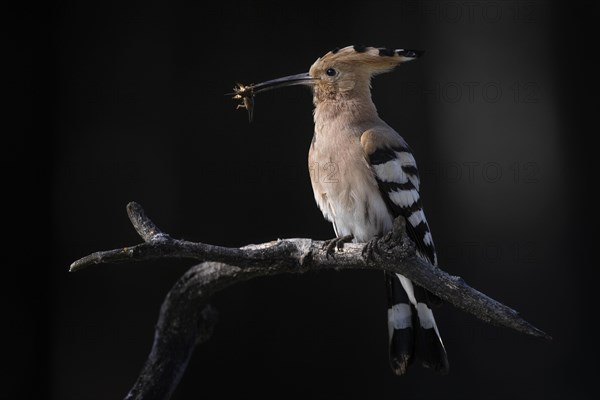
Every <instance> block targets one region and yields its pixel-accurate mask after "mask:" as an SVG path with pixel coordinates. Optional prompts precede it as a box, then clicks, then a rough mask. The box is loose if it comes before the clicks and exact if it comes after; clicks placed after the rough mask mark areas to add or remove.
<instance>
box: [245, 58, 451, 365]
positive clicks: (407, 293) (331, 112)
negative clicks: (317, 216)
mask: <svg viewBox="0 0 600 400" xmlns="http://www.w3.org/2000/svg"><path fill="white" fill-rule="evenodd" d="M421 54H422V52H420V51H416V50H405V49H395V50H394V49H387V48H375V47H364V46H348V47H345V48H342V49H334V50H332V51H330V52H328V53H327V54H325V55H324V56H323V57H321V58H319V59H317V61H315V63H314V64H313V65H312V66H311V67H310V70H309V72H308V73H304V74H299V75H293V76H288V77H284V78H279V79H274V80H271V81H267V82H263V83H260V84H257V85H251V86H242V85H239V87H238V88H236V93H235V94H236V96H234V98H237V99H242V100H244V104H245V107H246V108H248V111H249V112H250V114H249V115H251V111H252V110H251V105H252V104H253V103H251V102H250V101H248V99H252V98H253V96H254V95H255V94H257V93H259V92H262V91H265V90H270V89H274V88H277V87H282V86H291V85H308V86H311V87H312V90H313V102H314V106H315V109H314V123H315V130H314V136H313V139H312V143H311V144H310V150H309V153H308V163H309V168H310V169H311V171H313V172H314V171H315V170H317V171H318V169H319V168H326V169H327V172H328V173H327V174H319V173H311V183H312V188H313V191H314V196H315V200H316V202H317V205H318V206H319V208H320V209H321V211H322V213H323V215H324V217H325V218H326V219H327V220H328V221H330V222H331V223H332V224H333V229H334V231H335V234H336V236H337V237H338V238H340V239H339V240H343V238H346V237H351V238H352V239H353V240H354V241H355V242H368V241H370V240H372V239H373V238H376V237H378V236H381V235H384V234H385V233H386V232H388V231H389V230H391V229H392V224H393V220H394V218H395V217H397V216H400V215H401V216H403V217H404V218H405V219H406V221H407V223H406V227H407V233H408V236H409V237H410V238H411V239H412V240H413V241H414V242H415V244H416V249H417V254H418V256H419V257H422V258H423V259H425V260H427V261H428V262H430V263H431V264H433V265H436V264H437V257H436V252H435V247H434V244H433V240H432V237H431V232H430V230H429V225H428V224H427V220H426V219H425V214H424V212H423V206H422V203H421V199H420V196H419V183H420V181H419V174H418V171H417V165H416V163H415V159H414V157H413V154H412V151H411V150H410V147H409V146H408V144H407V143H406V141H405V140H404V139H403V138H402V137H401V136H400V135H399V134H398V133H397V132H396V131H395V130H394V129H393V128H392V127H390V126H389V125H388V124H386V123H385V122H384V121H383V120H382V119H381V118H380V117H379V115H378V114H377V109H376V108H375V104H373V101H372V99H371V85H370V83H371V78H372V77H373V76H375V75H377V74H380V73H384V72H388V71H390V70H392V69H393V68H394V67H396V66H398V65H399V64H401V63H403V62H406V61H411V60H414V59H416V58H418V57H419V56H420V55H421ZM324 175H326V176H324ZM385 278H386V285H387V292H388V303H389V309H388V328H389V351H390V363H391V366H392V369H393V370H394V372H395V373H396V374H398V375H402V374H404V373H405V372H406V369H407V367H408V366H409V365H410V364H411V363H412V362H413V361H414V360H418V361H420V362H421V363H422V364H423V365H424V366H426V367H430V368H432V369H434V370H436V371H439V372H442V373H446V372H447V371H448V358H447V355H446V350H445V348H444V345H443V342H442V339H441V337H440V334H439V331H438V328H437V325H436V323H435V318H434V316H433V313H432V311H431V308H430V304H431V303H432V302H435V299H436V297H435V296H433V295H431V294H430V293H428V292H427V291H425V290H424V289H422V288H421V287H419V286H417V285H415V284H413V283H412V282H411V281H410V280H409V279H407V278H406V277H404V276H402V275H400V274H392V273H385ZM437 301H439V299H437Z"/></svg>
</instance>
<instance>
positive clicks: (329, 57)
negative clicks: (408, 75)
mask: <svg viewBox="0 0 600 400" xmlns="http://www.w3.org/2000/svg"><path fill="white" fill-rule="evenodd" d="M422 53H423V52H421V51H416V50H405V49H396V50H394V49H387V48H377V47H363V46H348V47H344V48H343V49H334V50H332V51H330V52H329V53H327V54H325V55H324V56H323V57H320V58H319V59H317V61H315V62H314V64H313V65H312V66H311V67H310V70H309V73H308V75H309V76H310V77H311V78H312V79H313V81H312V84H313V89H314V98H315V103H316V104H318V103H320V102H323V101H329V100H332V101H338V100H347V99H352V98H356V97H360V96H364V95H368V94H369V89H370V82H371V77H373V76H375V75H378V74H381V73H384V72H388V71H391V70H392V69H393V68H394V67H396V66H398V65H399V64H401V63H403V62H406V61H411V60H414V59H416V58H417V57H419V56H420V55H421V54H422Z"/></svg>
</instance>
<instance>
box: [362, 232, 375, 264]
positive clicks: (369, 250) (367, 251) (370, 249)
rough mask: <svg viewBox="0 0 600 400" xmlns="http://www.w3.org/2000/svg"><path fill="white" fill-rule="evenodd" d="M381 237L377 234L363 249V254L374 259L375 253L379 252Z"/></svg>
mask: <svg viewBox="0 0 600 400" xmlns="http://www.w3.org/2000/svg"><path fill="white" fill-rule="evenodd" d="M378 242H379V237H378V236H375V237H374V238H373V239H371V240H369V241H368V242H367V243H366V244H365V247H363V249H362V256H363V257H364V258H365V259H367V260H373V259H374V258H375V257H374V255H375V254H379V245H378Z"/></svg>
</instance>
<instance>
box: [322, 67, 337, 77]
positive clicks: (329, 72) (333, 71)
mask: <svg viewBox="0 0 600 400" xmlns="http://www.w3.org/2000/svg"><path fill="white" fill-rule="evenodd" d="M325 73H326V74H327V76H335V75H336V74H337V71H336V70H335V69H333V68H329V69H328V70H327V71H325Z"/></svg>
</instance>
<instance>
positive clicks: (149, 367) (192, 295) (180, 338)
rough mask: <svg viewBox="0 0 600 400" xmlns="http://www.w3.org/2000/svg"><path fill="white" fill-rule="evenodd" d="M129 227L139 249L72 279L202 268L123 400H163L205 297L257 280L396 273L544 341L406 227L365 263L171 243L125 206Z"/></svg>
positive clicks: (212, 317)
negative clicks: (121, 266)
mask: <svg viewBox="0 0 600 400" xmlns="http://www.w3.org/2000/svg"><path fill="white" fill-rule="evenodd" d="M127 212H128V215H129V219H130V220H131V222H132V224H133V226H134V227H135V229H136V231H137V232H138V234H139V235H140V236H141V237H142V239H143V240H144V243H141V244H138V245H135V246H131V247H123V248H121V249H115V250H108V251H100V252H96V253H93V254H90V255H88V256H86V257H83V258H81V259H79V260H77V261H75V262H74V263H73V264H71V267H70V271H78V270H80V269H83V268H86V267H88V266H90V265H94V264H107V263H119V262H140V261H145V260H155V259H161V258H190V259H196V260H201V261H211V262H204V263H202V264H199V265H196V266H194V267H192V268H191V269H190V270H188V271H187V272H186V273H185V274H184V275H183V276H182V277H181V278H180V279H179V281H178V282H177V283H176V284H175V286H174V287H173V288H172V289H171V291H170V292H169V294H168V295H167V297H166V299H165V301H164V303H163V305H162V307H161V311H160V317H159V321H158V324H157V326H156V331H155V337H154V344H153V346H152V351H151V353H150V355H149V357H148V360H147V361H146V364H145V365H144V367H143V369H142V372H141V373H140V376H139V378H138V380H137V382H136V383H135V385H134V387H133V388H132V389H131V391H130V393H129V394H128V396H127V399H146V398H153V399H154V398H159V399H163V398H164V399H168V398H169V397H170V394H171V393H172V391H173V390H174V389H175V387H176V385H177V383H178V382H179V379H180V378H181V376H182V374H183V372H184V370H185V368H186V366H187V362H188V360H189V357H190V355H191V353H192V351H193V349H194V347H195V345H196V344H197V343H199V342H202V341H205V340H207V339H208V338H209V337H210V334H211V332H212V326H213V324H214V322H215V321H216V312H215V311H214V310H212V309H211V308H210V307H209V306H207V301H208V299H209V298H210V296H211V295H212V294H213V293H215V292H216V291H219V290H221V289H223V288H224V287H226V286H229V285H231V284H234V283H236V282H240V281H242V280H247V279H250V278H253V277H258V276H267V275H275V274H280V273H303V272H307V271H316V270H322V269H340V270H341V269H367V270H377V271H391V272H396V273H401V274H402V275H404V276H406V277H407V278H409V279H411V280H412V281H414V282H415V283H416V284H418V285H420V286H422V287H424V288H425V289H427V290H429V291H430V292H432V293H434V294H435V295H437V296H438V297H440V298H441V299H443V300H445V301H447V302H449V303H451V304H452V305H454V306H455V307H457V308H460V309H461V310H463V311H466V312H468V313H470V314H473V315H475V316H476V317H478V318H480V319H482V320H483V321H485V322H488V323H491V324H495V325H501V326H505V327H508V328H512V329H515V330H517V331H519V332H522V333H525V334H527V335H532V336H535V337H541V338H545V339H550V336H549V335H547V334H546V333H544V332H542V331H541V330H539V329H537V328H536V327H534V326H533V325H531V324H530V323H528V322H527V321H525V320H524V319H523V318H521V317H520V316H519V314H518V313H517V311H515V310H513V309H511V308H509V307H507V306H505V305H504V304H502V303H500V302H498V301H496V300H494V299H492V298H490V297H488V296H486V295H485V294H483V293H481V292H479V291H477V290H475V289H473V288H472V287H470V286H469V285H467V284H466V283H465V281H464V280H463V279H462V278H460V277H457V276H452V275H449V274H447V273H446V272H444V271H442V270H441V269H439V268H437V267H434V266H432V265H430V264H428V263H426V262H424V261H422V260H421V259H420V258H418V257H416V255H415V248H414V244H413V242H412V241H411V240H410V239H409V238H408V237H407V236H406V232H405V227H404V219H403V218H401V217H400V218H397V219H396V221H395V223H394V229H393V230H392V231H391V232H390V233H388V234H387V235H385V236H384V237H382V238H381V239H379V240H377V241H376V242H373V243H372V244H371V245H372V249H373V251H372V252H369V254H370V255H371V256H367V255H366V254H367V253H366V252H365V246H366V244H364V243H348V244H346V245H344V248H343V249H342V250H339V251H337V252H336V253H335V254H334V256H332V255H331V254H328V252H327V249H326V242H323V241H316V240H311V239H281V240H276V241H272V242H268V243H262V244H253V245H248V246H244V247H241V248H229V247H220V246H213V245H209V244H205V243H196V242H188V241H184V240H178V239H173V238H171V237H170V236H169V235H168V234H166V233H164V232H162V231H161V230H160V229H159V228H158V227H157V226H156V225H155V224H154V223H153V222H152V221H151V220H150V219H149V218H148V217H147V216H146V214H145V212H144V210H143V209H142V207H141V206H140V205H139V204H137V203H135V202H131V203H129V204H128V205H127Z"/></svg>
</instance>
